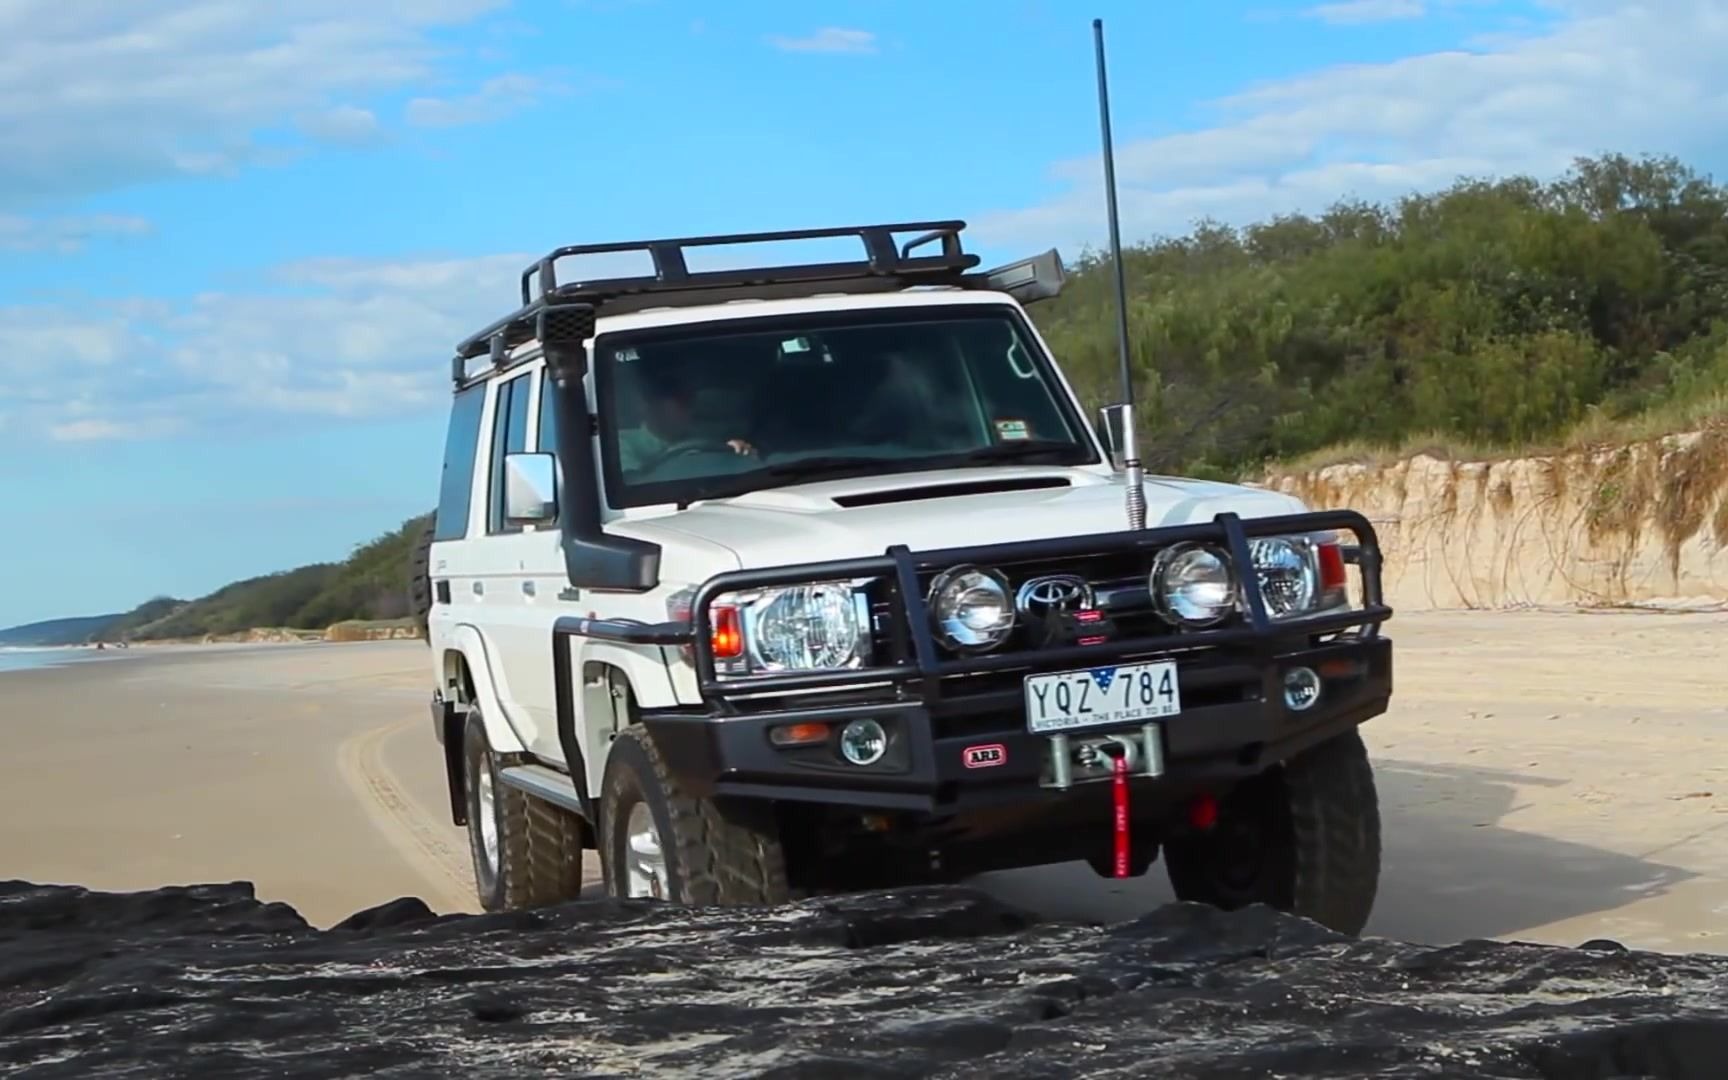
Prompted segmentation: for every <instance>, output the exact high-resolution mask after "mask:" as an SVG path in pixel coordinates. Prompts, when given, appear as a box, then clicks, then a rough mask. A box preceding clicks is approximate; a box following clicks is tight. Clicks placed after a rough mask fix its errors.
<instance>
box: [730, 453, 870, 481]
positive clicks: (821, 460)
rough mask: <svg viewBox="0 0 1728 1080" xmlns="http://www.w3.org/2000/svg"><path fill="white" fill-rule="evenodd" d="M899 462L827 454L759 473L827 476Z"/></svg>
mask: <svg viewBox="0 0 1728 1080" xmlns="http://www.w3.org/2000/svg"><path fill="white" fill-rule="evenodd" d="M899 460H900V459H898V458H885V457H869V456H866V455H863V454H829V455H828V456H826V457H807V458H803V459H801V460H799V461H785V462H781V463H780V464H778V465H769V466H768V467H766V468H764V469H762V470H761V472H763V473H766V474H767V475H769V476H772V477H775V478H780V477H799V476H828V475H831V474H835V473H846V472H852V471H853V470H855V469H875V468H878V467H880V466H883V465H892V464H894V463H895V462H897V461H899Z"/></svg>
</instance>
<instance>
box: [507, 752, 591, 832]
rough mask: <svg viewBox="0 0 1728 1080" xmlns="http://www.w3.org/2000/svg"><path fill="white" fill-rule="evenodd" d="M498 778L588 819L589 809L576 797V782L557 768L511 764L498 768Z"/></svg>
mask: <svg viewBox="0 0 1728 1080" xmlns="http://www.w3.org/2000/svg"><path fill="white" fill-rule="evenodd" d="M498 778H499V779H500V780H503V781H504V782H505V783H506V784H509V785H510V786H511V787H513V788H516V789H517V790H518V791H526V792H527V793H528V794H530V795H532V796H534V797H535V798H536V799H544V800H546V801H547V802H549V803H551V804H552V805H553V806H560V807H563V808H564V809H566V810H568V811H570V812H571V813H572V814H575V815H576V816H577V817H580V818H583V819H586V818H587V817H588V811H587V810H586V809H585V808H584V807H583V806H582V800H581V799H578V798H577V797H576V785H575V783H574V782H573V781H572V780H571V779H570V778H569V777H568V776H565V775H564V774H563V773H561V772H559V771H558V770H557V769H551V768H547V767H546V766H545V765H510V766H507V767H505V768H503V769H500V770H498Z"/></svg>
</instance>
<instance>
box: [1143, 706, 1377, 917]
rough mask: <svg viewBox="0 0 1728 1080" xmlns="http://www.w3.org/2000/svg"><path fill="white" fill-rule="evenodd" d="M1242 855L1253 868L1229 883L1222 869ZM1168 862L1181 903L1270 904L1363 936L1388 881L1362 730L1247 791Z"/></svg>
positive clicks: (1183, 841)
mask: <svg viewBox="0 0 1728 1080" xmlns="http://www.w3.org/2000/svg"><path fill="white" fill-rule="evenodd" d="M1250 847H1253V848H1257V850H1255V851H1250V850H1249V849H1250ZM1233 855H1235V856H1238V857H1240V858H1241V859H1242V862H1241V863H1239V864H1238V865H1239V866H1246V867H1249V868H1252V871H1253V872H1251V873H1244V874H1242V875H1241V876H1237V877H1235V878H1234V879H1233V880H1231V881H1228V882H1226V881H1225V877H1226V876H1227V875H1225V874H1222V873H1221V872H1220V871H1221V868H1222V867H1223V866H1224V865H1225V862H1226V861H1227V860H1229V859H1231V858H1232V856H1233ZM1164 862H1165V868H1166V870H1167V872H1168V873H1169V876H1170V884H1171V886H1172V888H1174V889H1175V891H1176V896H1177V898H1178V899H1180V900H1193V901H1198V902H1200V903H1203V904H1210V905H1212V906H1214V907H1219V908H1224V909H1234V908H1239V907H1244V906H1247V905H1248V904H1252V903H1264V904H1267V905H1269V906H1271V907H1274V908H1277V909H1279V910H1281V911H1288V912H1291V913H1293V914H1296V915H1301V916H1303V917H1305V918H1309V919H1312V920H1314V921H1315V922H1317V923H1320V924H1321V925H1322V926H1326V927H1329V928H1330V929H1332V930H1335V931H1337V932H1339V933H1341V934H1350V935H1356V934H1360V933H1361V932H1362V928H1363V927H1364V926H1366V925H1367V923H1368V916H1369V915H1370V914H1371V913H1372V912H1373V909H1374V898H1375V894H1376V893H1377V891H1378V889H1379V883H1380V803H1379V796H1378V793H1377V792H1376V790H1375V786H1374V771H1373V766H1372V765H1371V764H1370V763H1369V760H1368V748H1367V747H1366V746H1364V745H1363V742H1362V736H1361V734H1360V732H1358V731H1357V730H1355V729H1351V730H1350V731H1347V732H1345V733H1344V734H1342V735H1338V736H1335V737H1333V738H1331V739H1328V740H1327V741H1326V742H1323V743H1321V744H1319V745H1318V746H1314V747H1312V748H1310V749H1308V750H1305V751H1303V752H1302V753H1301V754H1299V755H1297V756H1296V757H1294V758H1292V759H1290V760H1289V761H1287V762H1285V763H1284V764H1283V765H1281V766H1278V767H1275V768H1273V769H1271V770H1268V771H1267V772H1266V773H1263V774H1262V775H1260V776H1258V777H1255V778H1254V779H1253V780H1251V781H1248V782H1246V783H1244V784H1242V785H1240V786H1239V787H1238V788H1237V789H1236V790H1235V791H1233V792H1232V793H1231V794H1230V796H1228V797H1227V798H1225V799H1224V800H1221V805H1220V807H1219V815H1218V822H1217V826H1216V827H1215V828H1214V829H1212V830H1210V831H1207V832H1202V833H1198V834H1195V835H1184V836H1182V837H1179V838H1172V839H1171V840H1170V841H1169V842H1167V843H1166V844H1165V846H1164Z"/></svg>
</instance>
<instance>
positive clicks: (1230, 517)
mask: <svg viewBox="0 0 1728 1080" xmlns="http://www.w3.org/2000/svg"><path fill="white" fill-rule="evenodd" d="M1317 532H1333V533H1341V532H1342V533H1350V534H1352V535H1353V536H1354V537H1355V540H1356V542H1355V544H1353V545H1351V544H1344V545H1341V546H1342V548H1343V554H1344V559H1345V561H1346V562H1347V563H1350V564H1353V565H1355V566H1357V567H1358V568H1359V570H1360V572H1361V582H1362V604H1361V606H1360V607H1346V608H1343V609H1339V610H1332V611H1325V612H1321V613H1319V614H1315V615H1307V616H1301V617H1297V618H1289V619H1280V620H1277V621H1274V620H1273V619H1272V618H1271V617H1270V616H1269V615H1268V614H1267V612H1266V605H1265V601H1264V599H1263V598H1262V596H1261V595H1260V589H1259V587H1258V583H1257V581H1256V579H1255V575H1254V569H1253V559H1252V556H1251V553H1250V551H1249V547H1248V541H1249V540H1250V539H1252V538H1255V537H1262V536H1284V535H1292V534H1304V533H1317ZM1180 543H1211V544H1217V545H1220V546H1221V547H1222V548H1223V549H1224V551H1225V552H1226V554H1228V556H1229V560H1230V563H1231V567H1232V572H1233V574H1234V575H1235V578H1236V580H1237V581H1238V582H1240V584H1241V588H1242V597H1243V600H1244V601H1245V605H1246V608H1247V611H1246V616H1247V618H1246V625H1240V624H1239V625H1233V626H1228V627H1222V628H1217V629H1205V630H1181V631H1175V632H1171V633H1163V634H1156V635H1142V636H1137V637H1122V638H1116V639H1112V640H1110V641H1109V642H1108V643H1104V644H1099V645H1070V646H1063V647H1052V648H1029V649H1026V648H1023V649H1016V650H1013V651H1007V652H999V653H989V654H985V655H979V656H966V657H956V658H952V659H944V658H943V657H942V656H941V655H940V654H939V652H938V646H937V643H936V637H935V633H934V630H933V629H932V626H931V620H930V613H929V608H928V604H927V602H926V598H925V596H924V595H923V590H922V588H921V587H920V585H919V575H920V574H923V573H929V572H932V571H940V570H944V569H947V568H948V567H950V566H955V565H960V564H967V563H972V564H978V565H983V566H1001V565H1003V564H1010V565H1011V564H1014V563H1026V562H1039V561H1047V560H1058V559H1064V558H1076V557H1085V556H1099V555H1133V554H1143V555H1144V556H1145V557H1146V565H1147V566H1148V567H1150V565H1151V559H1152V555H1153V554H1154V553H1155V552H1156V551H1157V550H1159V549H1161V548H1166V547H1169V546H1171V545H1174V544H1180ZM1380 573H1381V552H1380V546H1379V538H1378V536H1377V535H1376V533H1375V531H1374V527H1373V526H1372V525H1371V524H1369V522H1368V519H1367V518H1366V517H1364V516H1362V515H1361V514H1360V513H1358V512H1356V511H1354V510H1322V511H1314V512H1308V513H1301V514H1284V515H1279V516H1276V517H1257V518H1248V519H1244V518H1242V517H1240V516H1239V515H1237V514H1235V513H1222V514H1218V515H1217V516H1216V517H1214V518H1213V519H1212V520H1211V521H1206V522H1196V523H1192V524H1185V525H1173V526H1166V527H1162V528H1150V529H1131V530H1126V531H1122V532H1114V533H1097V534H1091V535H1081V536H1068V537H1058V538H1054V539H1049V540H1028V541H1014V542H1008V543H1001V544H987V545H977V546H969V547H955V548H944V549H940V550H933V551H917V552H915V551H911V550H909V549H908V548H906V547H905V546H895V547H891V548H889V549H888V550H887V552H886V553H884V554H882V555H877V556H872V557H868V558H859V559H841V560H834V561H830V562H819V563H803V564H798V565H793V566H781V567H768V568H763V569H752V570H735V571H728V572H726V573H722V574H717V575H715V576H714V577H712V578H710V579H708V580H707V581H706V582H704V583H703V585H702V586H701V587H700V588H699V589H698V590H697V591H696V595H695V597H694V599H693V601H692V604H691V611H690V621H689V622H688V623H673V624H667V625H666V626H665V627H664V630H663V631H662V632H661V633H659V634H654V633H653V631H654V630H660V629H661V628H647V627H643V628H641V629H643V630H648V631H649V634H647V635H644V636H645V637H648V636H652V637H654V638H655V639H656V640H655V641H654V643H655V644H667V645H670V644H679V645H689V646H691V648H692V654H693V657H694V663H695V668H696V675H697V680H698V684H699V686H700V688H701V693H702V697H703V699H704V701H705V702H706V703H707V704H709V705H710V706H713V707H715V708H716V709H719V710H721V711H725V710H727V709H728V708H729V699H733V698H736V697H738V696H742V695H747V694H762V693H783V692H797V691H811V690H824V689H830V688H837V687H848V686H860V685H867V684H875V685H880V684H884V683H886V684H889V685H891V686H892V687H893V688H894V689H895V690H896V691H897V692H901V693H905V692H907V691H913V692H916V693H917V694H918V695H919V696H921V697H922V698H923V699H924V700H925V701H934V700H936V699H938V698H940V696H941V693H942V686H941V680H942V679H943V678H944V677H946V676H952V675H970V674H978V673H982V672H989V671H1000V670H1006V669H1012V668H1045V667H1050V666H1055V665H1059V664H1066V663H1091V664H1096V663H1098V662H1099V661H1101V660H1102V661H1106V662H1108V661H1110V660H1113V659H1117V658H1122V657H1128V656H1133V655H1137V654H1142V653H1157V652H1161V651H1167V650H1172V649H1179V650H1184V651H1186V650H1191V649H1196V648H1205V647H1209V646H1221V645H1231V646H1238V647H1245V648H1248V649H1250V650H1257V651H1261V652H1263V654H1264V655H1266V656H1268V657H1269V656H1270V655H1271V654H1272V653H1273V651H1274V650H1275V649H1276V648H1277V647H1278V642H1279V641H1285V642H1287V641H1288V640H1289V639H1290V638H1291V637H1292V636H1294V635H1302V634H1323V633H1330V632H1333V631H1340V630H1346V629H1349V628H1351V627H1360V628H1361V637H1362V638H1363V639H1372V638H1374V637H1377V636H1378V634H1379V626H1380V624H1381V623H1382V622H1384V621H1385V620H1387V619H1388V618H1390V617H1391V616H1392V609H1391V608H1390V607H1387V606H1386V604H1385V602H1384V598H1383V594H1382V591H1381V580H1380ZM856 578H878V579H884V580H885V581H886V582H887V586H888V588H887V592H888V597H889V603H890V621H889V636H890V642H889V645H890V650H889V651H890V654H891V659H890V662H888V663H884V664H878V665H875V666H871V667H862V668H850V669H846V670H842V671H821V672H807V673H800V674H766V675H741V676H736V677H731V678H726V679H720V678H719V677H718V675H717V673H716V667H715V658H714V651H713V644H712V634H713V624H712V620H711V617H710V610H711V608H712V607H713V605H714V601H715V600H716V599H717V598H718V597H721V596H723V595H725V594H727V593H734V592H741V591H746V590H751V589H760V588H772V587H775V586H786V585H802V584H812V583H815V582H822V581H837V580H849V579H856ZM644 643H647V642H646V641H644Z"/></svg>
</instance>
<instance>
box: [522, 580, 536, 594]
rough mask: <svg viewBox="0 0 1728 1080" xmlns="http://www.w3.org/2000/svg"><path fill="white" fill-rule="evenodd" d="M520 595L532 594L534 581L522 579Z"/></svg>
mask: <svg viewBox="0 0 1728 1080" xmlns="http://www.w3.org/2000/svg"><path fill="white" fill-rule="evenodd" d="M522 595H523V596H533V595H534V583H533V582H532V581H524V582H523V583H522Z"/></svg>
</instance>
